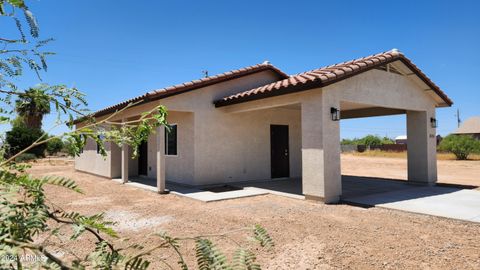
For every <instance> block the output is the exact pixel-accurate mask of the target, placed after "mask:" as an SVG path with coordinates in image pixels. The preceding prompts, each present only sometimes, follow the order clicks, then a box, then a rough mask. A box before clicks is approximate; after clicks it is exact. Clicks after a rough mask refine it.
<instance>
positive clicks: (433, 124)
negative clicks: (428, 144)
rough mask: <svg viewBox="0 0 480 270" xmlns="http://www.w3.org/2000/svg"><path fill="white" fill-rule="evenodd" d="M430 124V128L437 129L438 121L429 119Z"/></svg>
mask: <svg viewBox="0 0 480 270" xmlns="http://www.w3.org/2000/svg"><path fill="white" fill-rule="evenodd" d="M430 124H431V126H432V128H437V127H438V120H437V119H436V118H433V117H431V118H430Z"/></svg>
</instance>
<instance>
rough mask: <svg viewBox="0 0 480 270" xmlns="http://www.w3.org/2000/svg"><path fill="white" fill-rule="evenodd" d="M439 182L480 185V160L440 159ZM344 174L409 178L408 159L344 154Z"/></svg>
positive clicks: (438, 164) (438, 165) (438, 167)
mask: <svg viewBox="0 0 480 270" xmlns="http://www.w3.org/2000/svg"><path fill="white" fill-rule="evenodd" d="M437 169H438V182H439V183H449V184H460V185H472V186H476V187H480V161H478V160H477V161H473V160H465V161H459V160H438V161H437ZM342 174H346V175H358V176H370V177H381V178H392V179H402V180H406V179H407V160H406V159H404V158H390V157H362V156H354V155H349V154H342Z"/></svg>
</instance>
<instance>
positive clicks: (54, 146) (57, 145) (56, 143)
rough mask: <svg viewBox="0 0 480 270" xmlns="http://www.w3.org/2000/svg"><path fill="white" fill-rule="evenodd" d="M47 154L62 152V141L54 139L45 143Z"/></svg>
mask: <svg viewBox="0 0 480 270" xmlns="http://www.w3.org/2000/svg"><path fill="white" fill-rule="evenodd" d="M46 145H47V152H48V154H49V155H54V154H56V153H58V152H60V151H62V150H63V147H64V144H63V141H62V139H60V138H58V137H54V138H53V139H51V140H50V141H48V142H47V144H46Z"/></svg>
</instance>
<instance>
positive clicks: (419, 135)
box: [407, 107, 437, 185]
mask: <svg viewBox="0 0 480 270" xmlns="http://www.w3.org/2000/svg"><path fill="white" fill-rule="evenodd" d="M431 118H435V108H434V107H432V108H431V109H429V110H428V111H407V149H408V150H407V152H408V181H409V182H412V183H420V184H427V185H433V184H435V183H436V182H437V138H436V130H435V128H434V127H432V123H431Z"/></svg>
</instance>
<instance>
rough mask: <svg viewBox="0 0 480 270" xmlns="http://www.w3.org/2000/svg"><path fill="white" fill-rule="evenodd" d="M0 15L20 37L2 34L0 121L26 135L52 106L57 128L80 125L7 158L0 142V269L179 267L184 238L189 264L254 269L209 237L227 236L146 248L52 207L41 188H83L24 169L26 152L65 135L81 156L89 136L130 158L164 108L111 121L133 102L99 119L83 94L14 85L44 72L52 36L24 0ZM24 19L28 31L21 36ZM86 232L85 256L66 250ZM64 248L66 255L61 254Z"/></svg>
mask: <svg viewBox="0 0 480 270" xmlns="http://www.w3.org/2000/svg"><path fill="white" fill-rule="evenodd" d="M19 11H20V12H21V13H23V15H24V21H22V20H21V18H19V17H18V14H19ZM0 16H4V17H6V18H10V19H12V21H13V22H14V25H15V26H16V27H17V30H18V34H19V37H18V38H4V37H0V45H2V46H1V48H2V49H0V95H1V96H0V104H1V105H2V106H1V107H0V123H2V124H7V123H12V124H13V126H14V129H15V126H17V128H18V127H20V129H21V128H24V125H20V124H19V123H22V122H23V123H24V124H26V125H25V126H27V128H29V131H27V130H25V132H24V133H31V130H32V129H33V130H38V131H39V132H41V129H40V127H41V119H42V118H43V115H44V114H46V113H48V112H50V108H54V109H55V112H56V113H57V125H63V124H66V125H68V126H70V127H72V120H73V119H74V118H78V117H82V119H83V123H84V124H83V126H82V127H79V128H77V130H75V131H71V132H67V133H65V134H63V135H61V136H55V137H47V136H46V134H43V135H39V136H36V137H35V139H34V140H33V142H31V143H30V144H29V145H23V142H22V143H16V145H21V147H19V148H18V149H15V151H14V152H10V155H5V151H6V150H7V148H6V144H3V146H2V147H1V148H0V152H1V154H0V269H24V268H37V269H38V268H41V269H91V268H94V269H146V268H148V267H149V266H150V264H151V262H150V261H149V260H148V258H151V257H153V258H155V261H156V262H158V263H163V264H164V265H165V266H166V267H167V268H170V269H173V268H176V267H175V265H171V264H170V263H171V262H170V261H168V260H167V259H166V258H165V256H162V255H163V253H164V252H165V251H166V250H170V251H173V252H174V253H175V254H176V257H177V260H176V261H177V262H178V265H176V266H178V268H181V269H189V267H191V266H189V265H187V262H186V261H185V259H184V257H183V255H182V253H181V252H180V247H181V243H182V242H184V241H194V242H195V251H196V265H195V266H193V267H194V269H259V268H260V266H259V265H258V264H257V263H256V256H255V253H254V252H253V251H252V250H249V249H247V248H244V247H241V246H239V248H238V249H237V251H236V252H235V254H234V256H233V258H232V259H231V260H229V259H228V258H227V257H226V256H225V255H224V254H223V253H222V252H221V250H220V248H218V247H217V246H216V245H215V243H214V242H213V241H212V240H211V238H215V237H222V238H229V236H228V234H220V235H209V236H205V237H193V238H176V237H171V236H169V235H167V234H158V235H157V237H158V242H156V243H154V245H153V246H152V247H149V248H145V247H143V246H142V245H140V244H138V243H131V242H130V241H129V240H128V239H121V238H120V235H119V234H118V233H117V232H116V231H114V230H113V229H112V227H111V226H112V225H113V223H112V222H109V221H107V220H105V219H104V215H103V214H102V213H99V214H94V215H90V216H86V215H83V214H81V213H77V212H75V211H71V212H70V211H65V210H63V209H62V208H61V207H59V206H58V205H55V204H53V203H52V202H51V201H50V200H49V199H48V197H47V195H46V193H45V187H46V186H47V185H54V186H59V187H62V188H65V189H67V190H70V191H71V192H78V193H81V192H82V191H81V189H80V188H79V187H78V186H77V184H76V183H75V182H74V181H73V180H70V179H67V178H63V177H52V176H48V177H43V178H36V177H33V176H31V175H29V174H28V173H27V171H26V170H27V169H28V165H25V164H22V163H19V162H20V161H21V160H25V159H28V158H29V156H30V157H31V156H32V154H31V153H30V152H32V151H34V150H35V149H37V148H39V147H44V146H45V145H46V144H48V143H50V146H52V148H51V149H52V151H54V150H55V149H58V144H57V143H54V142H55V141H57V142H58V139H62V138H64V139H65V140H66V141H67V146H68V149H69V151H70V153H71V154H72V155H79V153H80V151H81V149H83V147H84V146H85V143H86V142H87V140H94V141H95V142H96V143H97V144H98V146H99V149H100V151H99V152H100V154H102V155H106V151H105V143H106V142H112V143H116V144H118V145H120V146H121V145H123V144H128V145H130V146H131V147H132V148H133V156H135V155H137V154H138V147H139V145H140V144H141V143H142V142H143V141H145V140H146V139H147V138H148V136H149V135H150V134H152V133H154V132H155V130H156V129H157V128H161V127H162V126H166V127H168V124H167V122H166V117H167V111H166V108H165V107H163V106H158V107H156V108H154V109H152V110H151V111H148V112H145V113H144V114H142V115H141V117H140V119H138V120H135V121H129V122H127V123H118V122H111V121H110V120H111V118H112V117H114V116H116V115H117V114H118V113H121V112H122V111H123V110H126V109H128V108H130V107H131V106H133V105H134V104H130V105H128V106H127V107H125V108H124V109H122V110H121V111H119V112H117V113H114V114H113V115H112V116H110V117H108V118H106V119H102V120H100V121H98V120H97V119H94V118H92V117H91V116H90V115H89V114H88V113H87V112H88V110H86V108H84V106H86V105H87V103H86V100H85V98H84V95H83V93H81V92H79V91H78V90H77V89H76V88H68V87H66V86H63V85H54V86H50V85H47V84H42V85H40V86H38V87H37V88H35V89H33V90H32V89H28V90H26V91H21V90H19V89H18V87H17V86H16V85H15V82H16V79H18V78H19V77H20V76H22V75H23V74H24V69H25V68H27V70H29V71H33V72H34V74H36V75H37V76H38V78H39V79H40V73H41V72H42V71H46V70H47V62H46V57H47V56H48V55H51V54H53V53H51V52H44V51H42V48H43V46H44V45H46V44H47V43H48V42H50V41H51V40H52V39H46V40H40V39H39V28H38V24H37V21H36V19H35V17H34V16H33V14H32V12H31V11H30V10H28V8H27V6H26V5H25V2H24V1H23V0H0ZM25 23H26V24H27V25H28V28H29V30H30V31H29V32H30V33H29V34H30V35H26V34H25V31H24V24H25ZM12 107H13V108H12ZM14 112H17V113H18V114H19V115H20V117H21V118H19V119H17V120H22V121H16V122H15V121H12V116H13V115H14ZM65 118H66V119H65ZM23 120H25V121H23ZM21 135H22V132H19V131H18V129H17V130H12V132H10V137H11V138H10V140H11V141H12V140H13V139H14V138H13V137H15V139H18V138H17V137H20V139H22V138H21ZM22 140H23V139H22ZM30 141H32V140H30ZM249 230H250V231H251V232H252V239H255V240H256V241H257V242H258V243H259V244H260V246H261V247H263V248H270V247H272V246H273V241H272V239H271V237H270V236H269V235H268V233H267V231H266V230H265V229H264V228H262V227H261V226H258V225H257V226H255V227H253V228H249ZM65 236H68V237H65ZM91 237H93V238H94V242H93V243H92V245H91V249H90V251H89V252H88V254H86V255H85V256H81V255H80V254H78V251H77V250H69V249H68V248H67V246H68V244H70V243H75V241H85V239H89V238H91ZM81 238H82V239H81ZM119 240H122V241H121V244H118V242H119ZM235 243H237V242H236V241H235ZM117 244H118V245H117ZM54 251H55V252H54ZM62 253H63V254H64V256H61V255H62ZM26 256H27V257H26ZM72 258H73V259H72ZM32 259H33V260H32Z"/></svg>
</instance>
